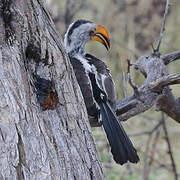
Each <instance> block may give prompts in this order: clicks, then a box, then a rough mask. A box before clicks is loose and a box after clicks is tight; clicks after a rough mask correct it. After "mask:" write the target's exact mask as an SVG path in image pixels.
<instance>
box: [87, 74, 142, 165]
mask: <svg viewBox="0 0 180 180" xmlns="http://www.w3.org/2000/svg"><path fill="white" fill-rule="evenodd" d="M89 77H90V79H91V84H92V88H93V94H94V98H95V100H96V102H97V103H98V104H99V106H100V114H101V116H102V124H103V127H104V130H105V132H106V135H107V138H108V141H109V144H110V146H111V152H112V155H113V158H114V160H115V161H116V163H118V164H121V165H122V164H124V163H126V162H128V161H130V162H132V163H137V162H138V161H139V157H138V155H137V152H136V149H135V148H134V147H133V144H132V143H131V141H130V139H129V137H128V136H127V134H126V132H125V131H124V128H123V127H122V125H121V124H120V123H119V122H118V120H117V119H116V116H115V114H114V113H113V111H112V110H111V108H110V106H109V105H108V102H107V99H106V96H105V93H104V92H103V91H102V90H101V89H100V88H99V87H98V84H97V82H96V77H95V74H93V73H89ZM102 96H104V98H103V97H102Z"/></svg>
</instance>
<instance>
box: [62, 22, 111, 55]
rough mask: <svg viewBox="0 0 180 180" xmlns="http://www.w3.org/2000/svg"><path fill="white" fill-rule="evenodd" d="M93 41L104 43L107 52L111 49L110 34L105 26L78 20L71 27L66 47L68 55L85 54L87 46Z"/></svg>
mask: <svg viewBox="0 0 180 180" xmlns="http://www.w3.org/2000/svg"><path fill="white" fill-rule="evenodd" d="M91 40H92V41H98V42H100V43H102V44H103V45H104V46H105V47H106V49H107V50H109V49H110V38H109V34H108V31H107V30H106V28H105V27H104V26H102V25H98V24H94V23H93V22H91V21H87V20H77V21H75V22H74V23H72V24H71V25H70V26H69V28H68V30H67V32H66V34H65V38H64V45H65V48H66V51H67V53H71V52H73V53H80V54H85V44H86V43H87V42H88V41H91Z"/></svg>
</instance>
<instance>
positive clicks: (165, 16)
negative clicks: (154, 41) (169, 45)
mask: <svg viewBox="0 0 180 180" xmlns="http://www.w3.org/2000/svg"><path fill="white" fill-rule="evenodd" d="M168 9H169V0H166V8H165V12H164V16H163V21H162V25H161V30H160V36H159V41H158V45H157V48H156V49H155V51H154V53H159V49H160V45H161V41H162V38H163V33H164V31H165V24H166V18H167V14H168ZM159 55H160V54H159Z"/></svg>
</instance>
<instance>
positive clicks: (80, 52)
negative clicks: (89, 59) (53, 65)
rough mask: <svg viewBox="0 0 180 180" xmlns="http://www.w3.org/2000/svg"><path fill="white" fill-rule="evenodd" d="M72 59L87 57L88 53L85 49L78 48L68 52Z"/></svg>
mask: <svg viewBox="0 0 180 180" xmlns="http://www.w3.org/2000/svg"><path fill="white" fill-rule="evenodd" d="M67 53H68V55H69V56H70V57H75V56H77V55H78V56H82V57H85V54H86V51H85V48H84V47H77V48H74V49H72V50H70V51H69V52H67Z"/></svg>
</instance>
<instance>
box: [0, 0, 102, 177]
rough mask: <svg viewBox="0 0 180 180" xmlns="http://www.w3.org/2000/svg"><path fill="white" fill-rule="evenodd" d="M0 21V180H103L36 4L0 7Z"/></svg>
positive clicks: (74, 89)
mask: <svg viewBox="0 0 180 180" xmlns="http://www.w3.org/2000/svg"><path fill="white" fill-rule="evenodd" d="M0 14H1V15H0V99H1V100H0V179H2V180H3V179H8V180H9V179H13V180H14V179H18V180H21V179H27V180H33V179H34V180H37V179H39V180H43V179H46V180H47V179H63V180H65V179H83V180H85V179H98V180H99V179H104V175H103V172H102V167H101V164H100V163H99V159H98V156H97V151H96V149H95V144H94V140H93V138H92V134H91V129H90V126H89V122H88V117H87V113H86V109H85V105H84V102H83V98H82V95H81V93H80V89H79V86H78V85H77V82H76V79H75V76H74V73H73V71H72V67H71V65H70V63H69V60H68V58H67V56H66V54H65V53H64V48H63V46H62V41H61V39H60V37H59V35H58V33H57V32H56V30H55V27H54V24H53V23H52V21H51V18H50V17H49V14H48V13H47V11H46V9H45V7H44V4H43V1H42V0H1V1H0ZM42 80H44V81H45V82H48V83H49V84H50V88H49V89H50V90H49V91H48V92H45V93H47V94H46V97H45V95H44V94H42V92H40V93H39V92H38V91H39V89H38V88H39V86H38V85H37V84H38V83H40V82H42ZM38 93H39V94H38ZM48 93H49V94H50V95H49V94H48ZM47 96H48V98H49V99H48V98H47ZM47 99H48V100H47ZM46 101H47V102H46Z"/></svg>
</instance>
